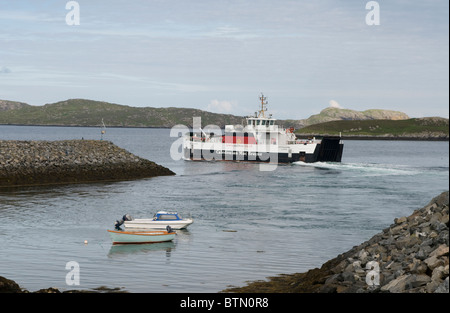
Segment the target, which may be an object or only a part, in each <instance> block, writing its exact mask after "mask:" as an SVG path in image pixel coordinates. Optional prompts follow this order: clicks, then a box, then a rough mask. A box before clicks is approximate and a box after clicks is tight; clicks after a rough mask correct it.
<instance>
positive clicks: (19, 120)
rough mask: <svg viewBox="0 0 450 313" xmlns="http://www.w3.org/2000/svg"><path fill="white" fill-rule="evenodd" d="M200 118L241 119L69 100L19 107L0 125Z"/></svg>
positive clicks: (153, 123)
mask: <svg viewBox="0 0 450 313" xmlns="http://www.w3.org/2000/svg"><path fill="white" fill-rule="evenodd" d="M193 116H200V117H201V118H202V125H208V124H213V125H219V126H224V125H225V124H230V123H231V124H240V123H242V117H239V116H234V115H230V114H216V113H210V112H206V111H202V110H197V109H187V108H173V107H172V108H151V107H139V108H138V107H130V106H126V105H119V104H114V103H108V102H102V101H93V100H85V99H70V100H66V101H61V102H57V103H52V104H46V105H44V106H30V105H25V106H18V107H15V108H10V109H8V110H6V109H5V110H2V111H0V124H18V125H64V126H98V125H100V124H101V120H102V119H103V120H104V122H105V124H106V126H109V127H114V126H124V127H172V126H174V125H176V124H183V125H186V126H190V125H192V117H193Z"/></svg>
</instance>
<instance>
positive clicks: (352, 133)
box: [296, 117, 449, 139]
mask: <svg viewBox="0 0 450 313" xmlns="http://www.w3.org/2000/svg"><path fill="white" fill-rule="evenodd" d="M296 134H297V135H298V136H309V135H314V136H321V135H340V134H341V135H342V136H344V137H358V136H359V137H394V138H395V137H413V138H417V139H420V138H436V139H448V135H449V120H448V119H446V118H441V117H425V118H411V119H407V120H398V121H394V120H364V121H358V120H356V121H347V120H341V121H332V122H326V123H320V124H314V125H311V126H307V127H304V128H301V129H299V130H297V131H296Z"/></svg>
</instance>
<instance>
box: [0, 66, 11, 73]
mask: <svg viewBox="0 0 450 313" xmlns="http://www.w3.org/2000/svg"><path fill="white" fill-rule="evenodd" d="M9 73H11V70H10V69H9V68H7V67H6V66H3V67H1V68H0V74H9Z"/></svg>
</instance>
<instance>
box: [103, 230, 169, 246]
mask: <svg viewBox="0 0 450 313" xmlns="http://www.w3.org/2000/svg"><path fill="white" fill-rule="evenodd" d="M108 233H109V235H110V237H111V240H112V242H113V245H116V244H145V243H155V242H164V241H171V240H173V239H174V238H175V235H176V233H175V232H170V233H169V232H167V231H142V230H141V231H117V230H108Z"/></svg>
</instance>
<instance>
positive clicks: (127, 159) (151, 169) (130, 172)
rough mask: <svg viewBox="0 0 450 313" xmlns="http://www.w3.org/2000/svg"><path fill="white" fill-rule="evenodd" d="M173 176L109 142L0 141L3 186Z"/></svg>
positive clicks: (169, 172) (0, 175)
mask: <svg viewBox="0 0 450 313" xmlns="http://www.w3.org/2000/svg"><path fill="white" fill-rule="evenodd" d="M161 175H174V173H173V172H172V171H171V170H169V169H168V168H166V167H163V166H160V165H158V164H156V163H154V162H152V161H149V160H146V159H143V158H140V157H138V156H136V155H133V154H132V153H130V152H128V151H126V150H124V149H122V148H119V147H117V146H116V145H114V144H113V143H111V142H109V141H99V140H64V141H10V140H8V141H5V140H0V187H5V186H7V187H10V186H29V185H46V184H66V183H84V182H97V181H116V180H130V179H138V178H147V177H154V176H161Z"/></svg>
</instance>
